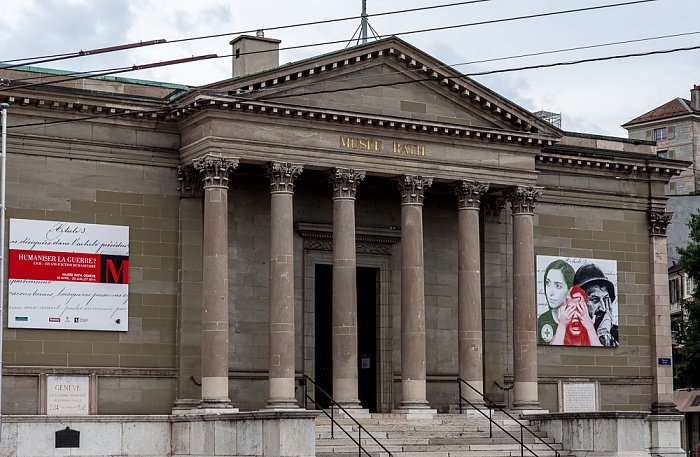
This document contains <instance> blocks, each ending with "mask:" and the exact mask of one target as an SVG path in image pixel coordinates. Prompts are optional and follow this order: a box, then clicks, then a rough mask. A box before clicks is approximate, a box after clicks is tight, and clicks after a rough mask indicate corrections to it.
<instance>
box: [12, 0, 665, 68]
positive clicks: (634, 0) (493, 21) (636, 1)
mask: <svg viewBox="0 0 700 457" xmlns="http://www.w3.org/2000/svg"><path fill="white" fill-rule="evenodd" d="M482 1H490V0H471V1H468V2H458V3H452V4H445V5H434V6H430V7H423V8H413V9H408V10H400V11H396V12H394V11H390V12H385V13H380V14H376V15H368V16H378V15H387V14H398V13H404V12H415V11H420V10H424V9H434V8H438V7H448V6H456V5H463V4H468V3H478V2H482ZM657 1H659V0H632V1H627V2H620V3H611V4H605V5H596V6H591V7H584V8H575V9H569V10H561V11H550V12H545V13H536V14H529V15H524V16H514V17H508V18H500V19H491V20H486V21H478V22H471V23H466V24H456V25H448V26H442V27H433V28H426V29H420V30H410V31H405V32H399V33H392V34H387V35H379V36H378V37H379V38H380V39H381V38H387V37H390V36H403V35H411V34H416V33H427V32H436V31H444V30H451V29H456V28H462V27H473V26H479V25H489V24H498V23H503V22H511V21H517V20H525V19H534V18H541V17H549V16H555V15H560V14H570V13H579V12H584V11H595V10H601V9H607V8H616V7H619V6H629V5H636V4H640V3H650V2H657ZM359 17H360V16H357V17H352V18H340V19H328V20H325V21H315V22H308V23H301V24H290V25H287V26H279V27H272V28H268V29H266V30H278V29H283V28H291V27H300V26H306V25H317V24H323V23H330V22H338V21H344V20H349V19H357V18H359ZM250 32H252V31H245V32H235V33H224V34H217V35H206V36H198V37H191V38H183V39H180V40H172V41H163V42H161V43H153V44H154V45H156V44H166V43H178V42H184V41H193V40H199V39H206V38H216V37H221V36H231V35H240V34H245V33H250ZM346 41H347V40H346V39H343V40H335V41H327V42H321V43H311V44H306V45H297V46H288V47H282V48H279V49H278V50H291V49H302V48H307V47H315V46H326V45H331V44H340V43H345V42H346ZM81 52H82V51H81ZM265 52H270V51H269V50H261V51H251V52H245V53H240V54H239V55H247V54H258V53H265ZM73 54H76V53H73ZM73 56H74V55H73ZM232 56H233V54H229V55H224V56H220V57H222V58H223V57H232ZM41 58H42V57H36V58H32V59H41ZM67 58H72V57H67ZM16 66H20V65H13V67H16ZM0 69H2V67H0Z"/></svg>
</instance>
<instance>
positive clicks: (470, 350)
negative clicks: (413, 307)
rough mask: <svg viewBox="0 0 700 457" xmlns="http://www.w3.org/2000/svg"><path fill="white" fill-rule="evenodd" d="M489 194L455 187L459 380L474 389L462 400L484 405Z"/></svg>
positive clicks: (480, 188) (476, 187) (482, 188)
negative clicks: (483, 208) (485, 210)
mask: <svg viewBox="0 0 700 457" xmlns="http://www.w3.org/2000/svg"><path fill="white" fill-rule="evenodd" d="M486 190H488V186H487V185H483V184H480V183H478V182H468V181H461V182H460V183H459V184H457V186H455V193H456V194H457V196H458V198H459V211H458V213H457V220H458V230H459V233H458V240H457V241H458V253H457V255H458V270H457V271H458V273H457V275H458V278H457V280H458V283H457V286H458V289H457V310H458V337H457V339H458V350H459V377H460V378H461V379H463V380H464V381H466V382H467V384H469V386H471V387H472V388H473V389H475V390H472V389H470V388H469V387H466V388H465V386H462V396H464V398H466V399H467V400H469V401H470V402H472V403H475V404H479V403H483V397H482V395H483V394H484V372H483V342H482V339H483V335H482V324H483V323H482V315H481V252H480V251H481V243H480V240H479V201H480V200H479V199H480V198H481V195H482V194H483V193H485V192H486Z"/></svg>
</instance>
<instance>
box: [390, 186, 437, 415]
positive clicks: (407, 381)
mask: <svg viewBox="0 0 700 457" xmlns="http://www.w3.org/2000/svg"><path fill="white" fill-rule="evenodd" d="M432 184H433V178H426V177H423V176H408V175H403V176H401V178H400V179H399V182H398V187H399V191H400V192H401V392H402V395H401V409H404V410H411V409H427V408H428V401H427V396H426V383H425V377H426V366H425V363H426V347H425V272H424V265H423V198H424V192H425V191H426V189H427V188H428V187H430V186H431V185H432Z"/></svg>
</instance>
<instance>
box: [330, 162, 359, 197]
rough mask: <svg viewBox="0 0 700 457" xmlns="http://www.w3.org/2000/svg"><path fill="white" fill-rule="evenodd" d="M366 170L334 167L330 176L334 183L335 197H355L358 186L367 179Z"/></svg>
mask: <svg viewBox="0 0 700 457" xmlns="http://www.w3.org/2000/svg"><path fill="white" fill-rule="evenodd" d="M365 175H366V172H365V171H364V170H353V169H352V168H334V169H332V170H331V171H330V173H329V175H328V177H329V179H330V181H331V184H332V185H333V198H334V199H336V198H349V199H353V200H354V199H355V194H356V193H357V186H358V185H359V184H360V182H361V181H362V180H363V179H365Z"/></svg>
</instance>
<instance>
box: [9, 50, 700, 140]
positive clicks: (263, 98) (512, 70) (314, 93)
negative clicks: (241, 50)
mask: <svg viewBox="0 0 700 457" xmlns="http://www.w3.org/2000/svg"><path fill="white" fill-rule="evenodd" d="M697 49H700V45H698V46H691V47H684V48H673V49H662V50H655V51H647V52H640V53H632V54H622V55H614V56H605V57H595V58H590V59H580V60H574V61H566V62H554V63H549V64H540V65H531V66H522V67H514V68H504V69H499V70H489V71H481V72H474V73H461V74H458V75H455V76H449V78H459V77H467V78H469V77H473V76H482V75H488V74H496V73H507V72H514V71H525V70H532V69H540V68H552V67H557V66H570V65H579V64H583V63H591V62H602V61H608V60H619V59H626V58H633V57H643V56H650V55H659V54H670V53H675V52H683V51H692V50H697ZM171 64H172V63H170V64H168V65H171ZM427 81H435V78H421V79H414V80H410V81H397V82H392V83H378V84H372V85H362V86H351V87H346V88H339V89H328V90H320V91H309V92H304V93H303V94H288V95H279V94H278V95H270V96H269V97H267V96H265V95H263V96H259V97H243V96H240V95H236V96H231V95H226V94H221V93H216V94H217V95H219V96H228V97H231V98H235V99H239V100H241V101H265V100H269V99H272V100H279V99H282V98H288V97H299V96H303V95H316V94H327V93H337V92H347V91H351V90H358V89H371V88H377V87H392V86H399V85H404V84H413V83H418V82H427ZM36 85H41V84H36ZM20 87H22V88H24V87H27V86H20ZM267 90H270V89H258V90H255V91H251V92H249V93H248V94H253V93H261V92H265V91H267ZM214 93H215V92H214ZM172 109H177V107H176V106H171V105H169V106H167V107H164V108H162V109H159V110H157V111H158V112H161V111H163V112H165V111H169V110H172ZM134 113H138V111H131V112H126V113H119V114H111V115H102V116H90V117H86V118H80V119H69V120H61V121H51V122H41V123H36V124H26V125H19V126H18V125H15V126H9V127H8V128H18V127H25V126H33V125H46V124H51V123H67V122H78V121H83V120H89V119H100V118H108V117H113V116H115V115H130V114H134Z"/></svg>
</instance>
